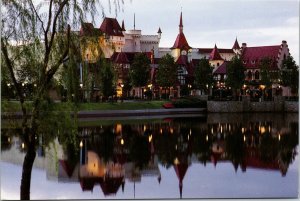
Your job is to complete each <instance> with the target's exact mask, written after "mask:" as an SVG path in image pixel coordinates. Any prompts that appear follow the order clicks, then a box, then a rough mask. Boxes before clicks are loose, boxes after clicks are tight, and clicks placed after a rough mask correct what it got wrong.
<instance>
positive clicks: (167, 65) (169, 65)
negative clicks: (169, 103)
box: [156, 54, 177, 89]
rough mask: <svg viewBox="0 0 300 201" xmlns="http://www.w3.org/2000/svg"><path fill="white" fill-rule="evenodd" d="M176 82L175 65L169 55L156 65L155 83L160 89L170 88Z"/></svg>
mask: <svg viewBox="0 0 300 201" xmlns="http://www.w3.org/2000/svg"><path fill="white" fill-rule="evenodd" d="M176 80H177V65H176V64H175V62H174V58H173V57H172V56H171V55H170V54H166V55H165V56H163V57H162V58H161V59H160V61H159V64H158V71H157V75H156V82H157V84H158V85H159V86H160V87H163V88H165V89H166V88H170V87H172V86H174V85H175V83H176Z"/></svg>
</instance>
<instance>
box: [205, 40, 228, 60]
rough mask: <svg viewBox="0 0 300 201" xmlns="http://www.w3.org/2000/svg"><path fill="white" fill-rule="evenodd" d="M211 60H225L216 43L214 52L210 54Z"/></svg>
mask: <svg viewBox="0 0 300 201" xmlns="http://www.w3.org/2000/svg"><path fill="white" fill-rule="evenodd" d="M209 60H224V59H222V57H221V55H220V53H219V50H218V48H217V45H216V44H215V47H214V49H213V50H212V52H211V53H210V55H209Z"/></svg>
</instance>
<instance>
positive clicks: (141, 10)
mask: <svg viewBox="0 0 300 201" xmlns="http://www.w3.org/2000/svg"><path fill="white" fill-rule="evenodd" d="M111 1H112V2H113V0H111ZM102 2H103V6H104V8H105V9H106V8H108V6H107V2H108V0H107V1H105V0H103V1H102ZM181 7H182V12H183V26H184V27H183V31H184V34H185V36H186V38H187V41H188V43H189V45H190V46H192V47H196V48H205V47H207V48H213V46H214V44H215V43H216V44H217V46H218V47H219V48H231V47H232V46H233V43H234V40H235V38H236V37H237V38H238V41H239V43H240V45H241V43H243V42H246V43H247V46H249V47H250V46H264V45H279V44H281V41H282V40H286V41H287V43H288V45H289V48H290V52H291V54H292V56H293V57H294V59H295V60H296V62H297V63H298V64H299V0H281V1H279V0H124V5H123V6H122V8H121V10H120V11H119V12H118V13H117V19H118V21H119V23H120V24H121V22H122V20H124V21H125V28H126V29H127V30H128V29H133V15H134V13H135V16H136V29H141V30H142V34H156V33H157V30H158V28H159V27H161V30H162V38H161V41H160V47H171V46H172V45H173V43H174V41H175V39H176V36H177V34H178V24H179V16H180V11H181ZM105 13H106V16H107V17H116V14H115V12H114V11H113V9H112V11H111V12H109V9H106V10H105ZM98 19H99V21H98V20H97V21H96V22H95V26H96V27H99V26H100V24H101V22H102V19H101V16H100V15H99V17H98Z"/></svg>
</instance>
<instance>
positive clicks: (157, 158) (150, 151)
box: [1, 114, 298, 199]
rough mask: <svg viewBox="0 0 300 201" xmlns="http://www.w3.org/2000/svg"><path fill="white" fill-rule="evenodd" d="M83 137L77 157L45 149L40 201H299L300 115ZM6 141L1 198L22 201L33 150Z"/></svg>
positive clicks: (106, 128) (38, 171)
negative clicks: (25, 166) (281, 200)
mask: <svg viewBox="0 0 300 201" xmlns="http://www.w3.org/2000/svg"><path fill="white" fill-rule="evenodd" d="M154 122H155V123H154ZM78 133H79V135H80V137H79V138H78V139H77V140H78V141H77V142H78V143H77V149H74V150H78V151H77V152H72V151H71V152H70V150H72V149H68V148H66V147H67V146H66V145H61V144H60V143H59V140H58V139H57V138H56V139H55V140H54V141H51V142H48V143H47V144H48V146H47V147H39V148H38V157H37V158H36V160H35V164H34V166H35V168H34V170H33V174H32V180H31V182H32V186H31V198H32V199H47V198H48V199H64V198H65V199H102V198H112V199H123V198H127V199H133V198H180V197H181V196H182V198H265V197H267V198H270V197H297V196H298V167H297V164H298V156H297V152H296V149H297V145H298V117H294V116H293V115H262V114H257V115H256V114H253V115H208V116H207V118H184V119H181V118H176V119H170V118H168V119H164V120H161V121H152V122H147V121H145V122H142V123H135V124H122V123H120V122H119V123H116V122H115V123H114V124H113V125H109V124H107V123H106V124H103V125H100V124H97V125H96V126H88V127H87V126H86V127H80V128H79V130H78ZM1 137H2V142H1V143H2V144H1V145H2V152H1V153H2V154H1V158H2V162H1V170H2V171H1V184H2V185H1V196H2V198H6V199H19V185H20V178H21V171H22V170H21V164H22V160H23V158H24V153H22V150H25V149H26V147H23V146H22V141H21V140H20V139H19V138H17V137H16V136H15V137H14V136H11V135H5V134H4V135H1ZM38 140H39V141H40V142H41V143H42V144H43V143H45V142H43V140H42V139H38ZM67 150H69V151H67ZM12 164H14V165H12ZM12 175H13V176H12ZM14 196H15V197H14Z"/></svg>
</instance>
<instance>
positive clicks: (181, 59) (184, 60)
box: [175, 55, 188, 66]
mask: <svg viewBox="0 0 300 201" xmlns="http://www.w3.org/2000/svg"><path fill="white" fill-rule="evenodd" d="M175 63H176V64H178V65H184V66H186V65H187V64H188V58H187V56H186V55H180V56H179V57H178V59H177V61H176V62H175Z"/></svg>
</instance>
